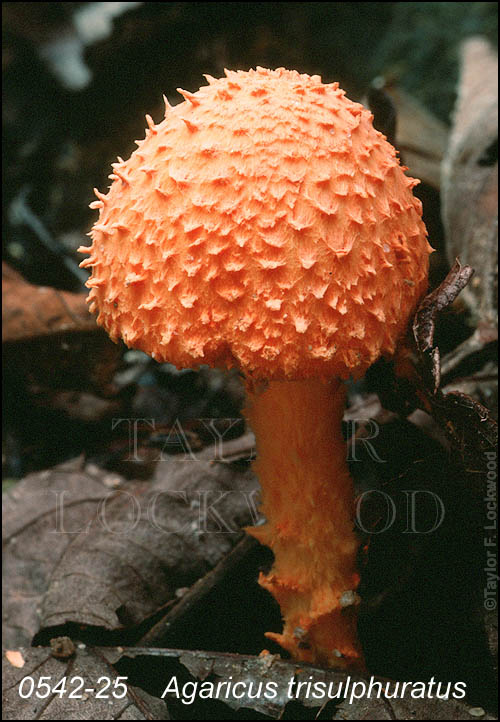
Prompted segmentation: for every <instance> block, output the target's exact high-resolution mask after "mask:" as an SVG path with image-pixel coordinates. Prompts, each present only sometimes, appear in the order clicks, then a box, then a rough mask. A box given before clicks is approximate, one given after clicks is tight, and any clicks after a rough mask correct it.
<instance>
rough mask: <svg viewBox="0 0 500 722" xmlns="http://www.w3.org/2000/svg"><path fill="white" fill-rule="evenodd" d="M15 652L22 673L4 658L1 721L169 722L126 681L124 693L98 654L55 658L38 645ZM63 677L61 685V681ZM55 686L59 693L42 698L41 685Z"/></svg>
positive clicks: (82, 651)
mask: <svg viewBox="0 0 500 722" xmlns="http://www.w3.org/2000/svg"><path fill="white" fill-rule="evenodd" d="M19 654H22V656H23V657H24V659H25V660H26V664H25V666H24V668H23V669H22V670H19V669H16V668H14V667H12V666H11V665H10V664H9V663H8V662H7V661H6V659H5V657H4V662H3V665H2V683H3V684H2V687H3V695H2V701H3V717H2V718H3V719H5V720H33V719H39V720H82V719H86V720H92V719H93V720H117V719H121V720H125V719H133V720H164V719H169V716H168V712H167V708H166V705H165V702H163V701H162V700H160V699H157V698H156V697H152V696H151V695H149V694H148V693H147V692H145V691H144V690H142V689H139V688H137V687H134V686H132V685H130V684H128V683H127V684H126V689H125V687H123V686H122V684H123V682H124V680H123V679H121V680H120V679H119V678H118V675H117V673H116V670H115V669H114V668H113V667H112V666H111V664H110V663H109V662H108V661H107V659H106V658H105V657H104V656H103V655H102V654H101V653H100V652H99V651H98V650H93V649H88V648H79V649H78V650H77V653H76V655H75V656H74V657H72V658H71V659H69V660H58V659H56V658H55V657H53V656H52V655H51V651H50V649H48V648H44V647H35V648H26V649H21V650H19ZM26 677H27V678H30V677H31V678H32V679H33V681H34V685H35V690H34V692H33V694H28V693H29V689H30V687H29V681H28V682H24V683H23V685H22V687H20V685H21V682H22V680H23V679H24V678H26ZM64 677H66V681H65V683H63V682H61V680H62V679H63V678H64ZM78 678H81V681H80V680H79V679H78ZM107 680H109V686H108V688H107V689H106V685H107ZM82 682H83V684H82ZM58 683H60V687H59V690H60V691H59V692H52V693H51V692H50V691H49V694H48V695H47V694H46V687H45V686H44V685H47V684H49V685H50V687H51V688H53V687H55V686H56V685H57V684H58ZM38 684H40V686H39V687H38ZM82 687H83V689H82ZM63 690H64V691H63ZM87 690H91V691H87ZM37 691H38V692H39V693H40V697H38V695H37ZM115 691H116V693H117V695H118V696H115V695H114V692H115ZM20 692H22V696H21V694H20ZM71 694H73V697H72V696H71ZM99 695H100V696H99ZM119 695H123V696H122V697H121V698H119Z"/></svg>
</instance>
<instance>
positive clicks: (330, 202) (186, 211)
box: [81, 68, 431, 669]
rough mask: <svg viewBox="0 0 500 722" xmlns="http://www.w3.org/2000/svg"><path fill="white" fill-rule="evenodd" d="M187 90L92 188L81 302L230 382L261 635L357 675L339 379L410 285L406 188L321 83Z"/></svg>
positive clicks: (289, 79)
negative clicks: (248, 454) (250, 496)
mask: <svg viewBox="0 0 500 722" xmlns="http://www.w3.org/2000/svg"><path fill="white" fill-rule="evenodd" d="M206 77H207V80H208V86H206V87H203V88H201V89H200V90H198V91H197V92H196V93H189V92H187V91H183V90H180V91H179V92H180V93H181V94H182V95H183V96H184V98H185V101H184V102H182V103H180V104H179V105H177V106H176V107H174V108H171V107H170V106H169V105H168V103H167V108H166V113H165V118H164V120H163V121H162V122H161V123H159V124H158V125H155V124H154V122H153V121H152V120H151V118H149V117H147V121H148V125H149V129H148V130H147V131H146V138H145V140H144V141H138V142H137V144H138V146H139V148H138V149H137V150H136V151H135V152H134V153H133V154H132V155H131V157H130V158H129V160H127V161H123V160H121V159H119V162H118V163H116V164H114V172H113V174H112V175H111V176H110V178H111V179H112V180H113V184H112V185H111V188H110V190H109V193H107V195H103V194H101V193H98V192H97V197H98V201H96V202H94V203H93V204H92V207H94V208H99V210H100V216H99V220H98V222H97V223H96V224H95V225H94V227H93V230H92V233H91V237H92V241H93V242H92V245H91V246H90V248H87V249H86V248H82V249H81V250H82V252H86V253H89V254H90V255H89V258H88V259H87V260H85V261H84V262H83V263H82V265H83V266H91V267H92V276H91V278H90V279H89V281H88V283H87V285H88V286H89V288H90V289H91V290H90V294H89V303H90V309H91V311H97V312H98V318H97V321H98V323H99V324H101V325H103V326H104V327H105V328H106V329H107V331H108V333H109V334H110V336H111V337H112V338H113V339H118V338H119V337H121V338H123V340H124V341H125V343H126V344H127V345H128V346H131V347H133V348H138V349H141V350H143V351H145V352H146V353H148V354H150V355H151V356H153V357H154V358H155V359H157V360H158V361H161V362H165V361H169V362H171V363H173V364H175V365H176V366H178V367H193V366H196V365H199V364H209V365H212V366H219V367H220V366H223V367H228V368H229V367H232V366H236V367H238V368H239V369H241V371H242V372H243V373H244V375H245V377H246V380H247V391H248V404H247V410H246V414H247V416H248V419H249V421H250V423H251V425H252V427H253V429H254V431H255V434H256V439H257V453H258V459H257V462H256V464H255V470H256V472H257V474H258V476H259V479H260V483H261V487H262V507H261V508H262V511H263V513H264V515H265V517H266V519H267V522H266V523H265V524H264V525H263V526H259V527H256V528H253V529H249V532H250V533H251V534H252V535H253V536H255V537H257V538H258V539H259V540H260V541H261V542H262V543H264V544H267V545H269V546H270V547H271V548H272V549H273V552H274V556H275V562H274V566H273V568H272V570H271V571H270V573H269V574H267V575H264V574H263V575H261V579H260V583H261V584H262V585H263V586H264V587H266V588H267V589H269V591H270V592H271V593H272V594H273V595H274V597H275V598H276V599H277V601H278V602H279V604H280V607H281V611H282V615H283V618H284V629H283V633H282V634H271V633H269V634H268V636H269V637H271V638H272V639H275V640H276V641H277V642H279V644H280V645H282V647H284V648H285V649H287V650H288V651H289V652H290V653H291V655H292V657H294V658H295V659H297V660H303V661H309V662H315V663H320V664H324V665H330V666H337V667H348V668H350V669H353V668H356V667H358V668H360V667H362V665H363V661H362V652H361V649H360V646H359V643H358V641H357V634H356V598H357V595H356V593H355V590H356V587H357V585H358V581H359V574H358V571H357V569H356V554H357V548H358V542H357V539H356V535H355V532H354V528H353V511H354V494H353V485H352V481H351V478H350V475H349V472H348V469H347V464H346V450H345V444H344V442H343V440H342V435H341V428H340V425H341V419H342V414H343V410H344V401H345V387H344V384H343V382H342V380H343V379H344V380H345V379H347V378H348V377H349V376H354V377H359V376H360V375H362V374H363V373H364V372H365V370H366V369H367V368H368V366H370V365H371V364H372V363H373V362H374V361H375V360H376V359H377V358H378V357H379V356H380V355H381V354H392V353H393V352H394V349H395V345H396V342H397V341H398V339H399V338H400V336H401V335H402V334H403V333H404V331H405V328H406V325H407V322H408V320H409V318H410V316H411V315H412V313H413V311H414V310H415V307H416V304H417V302H418V300H419V298H420V297H421V295H422V294H423V292H424V291H425V289H426V286H427V271H428V255H429V252H430V251H431V248H430V246H429V244H428V243H427V238H426V229H425V226H424V224H423V222H422V219H421V204H420V201H419V200H417V199H416V198H415V197H414V196H413V194H412V188H413V186H415V185H416V183H417V181H415V180H413V179H411V178H408V177H407V176H405V174H404V172H403V171H404V170H405V169H404V168H402V167H401V165H400V164H399V160H398V158H397V157H396V151H395V150H394V148H393V147H392V146H391V145H390V144H389V143H388V142H387V141H386V139H385V137H384V136H383V135H381V133H379V132H377V131H376V130H375V129H374V128H373V125H372V116H371V114H370V113H369V111H367V110H365V109H364V108H363V107H362V106H361V105H359V104H358V103H354V102H351V101H350V100H348V99H347V98H346V97H345V94H344V92H343V91H342V90H341V89H340V88H339V86H338V84H337V83H331V84H323V83H322V82H321V78H320V77H319V76H317V75H314V76H309V75H303V74H299V73H298V72H296V71H289V70H285V69H283V68H279V69H278V70H266V69H264V68H257V69H256V70H250V71H248V72H242V71H238V72H229V71H226V77H225V78H222V79H219V80H216V79H214V78H212V77H210V76H206ZM261 382H266V383H261Z"/></svg>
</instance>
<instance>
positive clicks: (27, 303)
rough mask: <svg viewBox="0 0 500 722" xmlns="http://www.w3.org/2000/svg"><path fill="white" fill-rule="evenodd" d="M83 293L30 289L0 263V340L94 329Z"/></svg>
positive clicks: (12, 271) (31, 337)
mask: <svg viewBox="0 0 500 722" xmlns="http://www.w3.org/2000/svg"><path fill="white" fill-rule="evenodd" d="M85 298H86V295H85V294H83V293H70V292H69V291H58V290H57V289H55V288H48V287H45V286H33V285H32V284H31V283H28V282H27V281H25V280H24V278H23V277H22V276H20V275H19V274H18V273H17V272H16V271H14V270H13V269H12V268H10V267H9V266H7V264H5V263H3V264H2V300H3V309H2V341H22V340H26V339H33V338H38V337H40V336H49V335H52V334H55V333H60V332H65V333H68V332H72V331H88V330H97V327H96V323H95V318H94V317H93V316H92V315H91V314H90V313H89V311H88V307H87V304H86V302H85Z"/></svg>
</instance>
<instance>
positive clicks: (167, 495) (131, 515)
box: [41, 457, 257, 630]
mask: <svg viewBox="0 0 500 722" xmlns="http://www.w3.org/2000/svg"><path fill="white" fill-rule="evenodd" d="M100 473H101V474H104V472H100ZM256 487H257V482H256V479H255V477H254V475H253V474H252V472H251V471H249V470H244V471H241V470H236V469H234V468H233V467H231V466H229V465H227V464H219V463H216V462H212V461H209V460H197V459H187V460H182V459H179V458H178V457H177V458H175V457H174V458H166V459H164V460H161V461H160V462H159V463H158V466H157V471H156V475H155V479H154V480H153V482H152V483H138V482H135V483H134V482H129V483H126V484H124V485H121V487H120V488H119V489H118V490H115V489H113V490H108V493H107V494H105V495H102V497H101V505H100V507H99V509H98V513H97V514H95V515H94V518H93V519H92V522H91V523H90V524H89V525H88V528H83V530H82V531H80V533H79V534H75V535H73V538H72V540H71V543H70V544H68V545H67V546H66V547H65V549H64V551H63V553H62V554H61V555H60V556H59V559H58V564H57V566H56V567H55V568H54V569H53V570H52V573H51V577H50V581H49V583H48V588H47V592H46V594H45V598H44V601H43V606H42V613H41V617H42V620H41V626H42V629H43V628H45V629H47V628H51V627H54V626H59V625H64V624H66V623H67V622H73V623H77V624H79V625H91V626H97V627H101V628H104V629H106V630H123V629H126V628H130V627H134V626H135V625H138V624H140V623H142V622H144V620H145V619H147V618H148V617H150V616H151V615H154V614H155V613H157V612H158V610H159V609H161V608H162V607H163V606H164V605H166V604H168V603H171V602H172V600H175V599H176V596H175V593H176V590H177V589H178V588H182V587H187V586H190V585H191V584H192V583H193V582H195V581H196V580H197V579H198V578H199V577H200V576H202V575H203V574H204V573H205V572H206V571H208V570H209V569H211V568H212V567H213V566H214V565H215V564H216V563H217V562H218V561H219V560H220V559H221V558H222V557H223V556H224V555H226V554H227V553H228V552H229V551H230V549H231V548H232V546H233V545H234V544H235V543H236V541H237V540H238V539H239V537H240V530H241V527H242V526H244V525H245V524H248V523H251V522H252V519H253V517H254V515H255V511H254V506H253V505H254V495H255V491H256ZM71 503H72V499H71V497H70V495H69V494H68V496H67V497H66V504H67V505H71ZM253 520H254V521H255V519H253ZM68 527H69V525H68ZM82 527H85V525H83V524H81V523H80V524H79V525H78V526H77V529H82Z"/></svg>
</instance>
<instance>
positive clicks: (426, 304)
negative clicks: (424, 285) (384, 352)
mask: <svg viewBox="0 0 500 722" xmlns="http://www.w3.org/2000/svg"><path fill="white" fill-rule="evenodd" d="M473 274H474V269H473V268H471V267H470V266H462V264H461V263H460V261H459V260H458V259H456V260H455V263H454V264H453V267H452V269H451V270H450V272H449V273H448V275H447V276H446V278H445V279H444V281H443V282H442V283H441V284H440V285H439V286H438V287H437V288H436V289H435V290H434V291H432V292H431V293H429V294H428V295H427V296H425V298H424V299H423V301H422V302H421V303H420V305H419V307H418V310H417V313H416V314H415V318H414V321H413V335H414V338H415V342H416V344H417V349H418V350H419V351H420V352H421V353H424V352H425V351H431V350H432V349H433V346H434V332H435V329H436V318H437V316H438V314H439V313H440V311H442V310H443V309H445V308H447V307H448V306H450V305H451V304H452V303H453V301H454V300H455V299H456V297H457V296H458V294H459V293H460V292H461V291H462V290H463V289H464V288H465V286H466V285H467V284H468V282H469V280H470V279H471V277H472V276H473ZM438 385H439V384H438Z"/></svg>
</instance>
